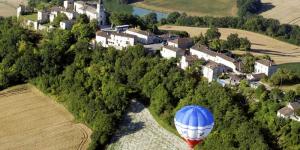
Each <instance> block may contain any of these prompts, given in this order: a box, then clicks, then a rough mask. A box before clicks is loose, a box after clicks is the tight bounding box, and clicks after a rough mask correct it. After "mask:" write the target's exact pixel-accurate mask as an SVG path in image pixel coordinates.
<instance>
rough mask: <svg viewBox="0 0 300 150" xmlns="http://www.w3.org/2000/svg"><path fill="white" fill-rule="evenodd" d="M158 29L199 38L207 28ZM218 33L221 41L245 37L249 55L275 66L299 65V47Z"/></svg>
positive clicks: (255, 36)
mask: <svg viewBox="0 0 300 150" xmlns="http://www.w3.org/2000/svg"><path fill="white" fill-rule="evenodd" d="M159 29H162V30H177V31H186V32H188V33H189V34H190V36H191V37H193V36H199V35H200V34H201V33H202V34H205V32H206V30H207V29H208V28H200V27H185V26H173V25H164V26H161V27H159ZM219 31H220V32H221V34H222V35H221V39H226V38H227V36H228V35H230V34H231V33H237V34H238V35H239V36H240V37H247V38H248V39H249V40H250V41H251V43H252V46H251V49H252V50H251V51H250V53H251V54H253V55H255V56H259V55H269V56H270V57H271V58H272V59H273V60H274V61H275V63H276V64H286V63H300V47H299V46H296V45H292V44H289V43H286V42H282V41H279V40H276V39H274V38H271V37H268V36H265V35H262V34H259V33H254V32H250V31H245V30H239V29H229V28H219ZM233 53H237V54H243V53H245V51H233Z"/></svg>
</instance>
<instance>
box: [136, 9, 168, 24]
mask: <svg viewBox="0 0 300 150" xmlns="http://www.w3.org/2000/svg"><path fill="white" fill-rule="evenodd" d="M132 9H133V11H132V14H133V15H138V16H141V17H142V16H145V15H147V14H149V13H152V12H154V13H156V15H157V20H158V21H160V20H161V19H162V18H167V16H168V14H166V13H162V12H157V11H152V10H149V9H144V8H139V7H133V8H132Z"/></svg>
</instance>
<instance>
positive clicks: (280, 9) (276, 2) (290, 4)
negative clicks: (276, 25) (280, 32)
mask: <svg viewBox="0 0 300 150" xmlns="http://www.w3.org/2000/svg"><path fill="white" fill-rule="evenodd" d="M262 3H264V6H265V9H266V11H264V12H262V13H261V15H262V16H264V17H266V18H274V19H278V20H279V21H280V22H281V23H288V24H294V25H300V1H299V0H262Z"/></svg>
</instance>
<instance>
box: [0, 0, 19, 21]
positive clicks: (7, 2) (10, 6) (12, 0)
mask: <svg viewBox="0 0 300 150" xmlns="http://www.w3.org/2000/svg"><path fill="white" fill-rule="evenodd" d="M23 1H25V0H0V16H4V17H7V16H15V15H17V10H16V9H17V7H18V5H19V3H20V2H23Z"/></svg>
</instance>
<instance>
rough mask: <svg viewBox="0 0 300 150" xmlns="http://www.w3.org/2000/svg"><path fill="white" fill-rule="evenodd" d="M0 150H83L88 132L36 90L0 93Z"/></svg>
mask: <svg viewBox="0 0 300 150" xmlns="http://www.w3.org/2000/svg"><path fill="white" fill-rule="evenodd" d="M0 127H1V128H0V145H1V146H0V149H13V150H18V149H19V150H27V149H37V150H38V149H47V150H58V149H64V150H83V149H87V147H88V144H89V143H90V138H89V137H90V134H91V130H90V129H89V128H87V127H86V126H85V125H83V124H79V123H75V122H74V118H73V116H72V115H71V114H70V113H69V112H68V111H67V110H66V109H65V108H64V107H63V106H62V105H60V104H57V103H56V102H54V101H53V100H51V99H50V98H48V97H47V96H45V95H43V94H42V93H41V92H40V91H38V90H37V89H36V88H34V87H32V86H29V85H22V86H17V87H14V88H11V89H8V90H5V91H1V92H0Z"/></svg>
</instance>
